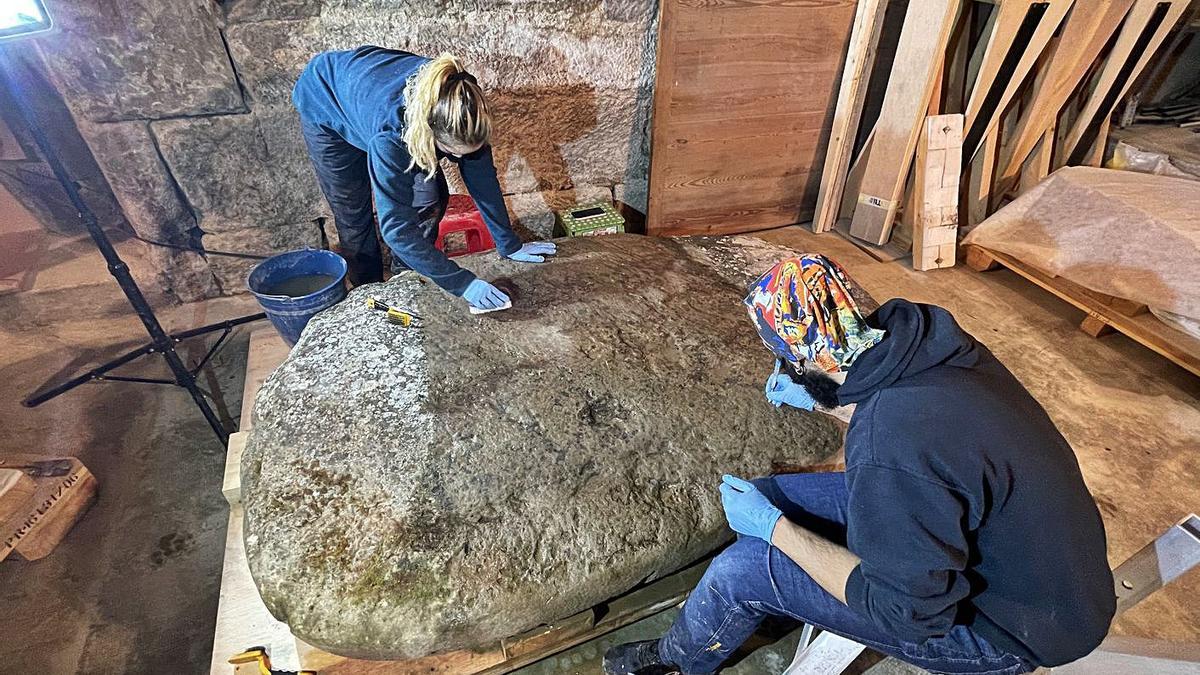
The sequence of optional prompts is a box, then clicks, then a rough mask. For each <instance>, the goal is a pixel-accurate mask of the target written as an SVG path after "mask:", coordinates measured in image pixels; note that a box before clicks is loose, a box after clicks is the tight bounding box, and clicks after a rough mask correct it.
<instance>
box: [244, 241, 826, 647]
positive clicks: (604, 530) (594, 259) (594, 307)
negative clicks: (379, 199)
mask: <svg viewBox="0 0 1200 675" xmlns="http://www.w3.org/2000/svg"><path fill="white" fill-rule="evenodd" d="M559 247H560V248H559V256H558V257H557V258H556V259H555V260H554V262H552V263H549V264H544V265H523V264H520V263H514V262H512V261H506V260H501V259H499V258H498V257H497V256H496V255H495V254H493V253H485V254H479V255H476V256H471V257H466V258H462V259H460V260H462V261H463V264H464V265H466V266H468V267H470V268H471V269H473V270H475V271H476V272H477V273H479V274H481V275H482V276H484V277H486V278H490V279H499V278H504V279H506V281H504V282H502V283H504V284H505V285H507V286H508V287H509V288H510V289H512V290H513V293H514V297H515V302H514V306H513V308H512V309H510V310H508V311H506V312H503V313H498V314H491V315H486V316H473V315H470V314H468V313H467V312H466V308H465V307H464V305H463V304H462V301H461V300H459V299H457V298H453V297H450V296H448V295H446V294H445V293H443V292H442V291H440V290H439V289H437V288H436V287H435V286H433V285H432V284H429V283H427V282H423V281H421V280H420V279H418V278H416V277H414V276H413V275H404V276H402V277H399V278H395V279H393V280H391V281H389V282H388V283H386V284H378V285H368V286H364V287H360V288H358V289H356V290H354V291H353V292H352V293H351V294H350V297H349V298H347V299H346V300H345V301H344V302H342V303H341V304H339V305H337V306H335V307H333V308H331V309H329V310H327V311H325V312H323V313H321V314H320V315H318V316H317V317H316V318H314V319H313V321H312V323H310V324H309V326H308V327H307V328H306V329H305V331H304V334H303V335H302V336H301V338H300V342H299V343H298V344H297V345H296V347H295V348H294V349H293V350H292V352H291V355H290V356H289V357H288V359H287V361H285V362H284V363H283V364H282V365H281V366H280V367H279V368H278V369H277V370H276V371H275V372H274V374H273V375H271V377H270V378H269V379H268V380H267V382H266V383H265V384H264V385H263V387H262V389H261V390H260V392H259V394H258V398H257V400H256V403H255V408H254V428H253V431H252V435H251V438H250V440H249V443H248V445H247V448H246V452H245V455H244V457H243V460H242V486H243V502H244V505H245V509H246V521H245V525H246V552H247V556H248V559H249V562H250V567H251V571H252V572H253V574H254V578H255V581H256V583H257V585H258V587H259V590H260V592H261V593H262V597H263V599H264V601H265V602H266V604H267V606H268V607H269V608H270V609H271V611H272V612H273V613H274V614H275V616H277V617H279V618H280V619H283V620H285V621H287V622H288V624H289V625H290V627H291V629H292V631H293V632H294V633H295V634H296V635H297V636H299V637H301V638H303V639H304V640H305V641H306V642H309V643H310V644H313V645H317V646H319V647H321V648H324V649H326V650H329V651H332V652H334V653H338V654H345V655H349V656H357V657H365V658H389V659H391V658H404V657H417V656H421V655H424V654H428V653H430V652H433V651H437V650H445V649H454V648H469V647H479V646H483V645H488V644H490V643H492V642H493V641H495V640H496V639H498V638H501V637H505V636H509V635H513V634H516V633H519V632H521V631H523V630H526V629H528V628H531V627H533V626H536V625H538V624H542V623H545V622H549V621H553V620H555V619H559V618H562V617H565V616H568V615H571V614H573V613H575V612H578V611H580V610H582V609H584V608H586V607H589V606H592V605H594V604H596V603H598V602H602V601H604V600H606V599H608V598H611V597H613V596H615V595H618V594H620V593H622V592H624V591H626V590H627V589H629V588H631V587H633V586H635V585H637V584H639V583H640V582H642V581H645V580H647V579H650V578H655V577H658V576H661V575H664V574H666V573H669V572H670V571H672V570H675V569H677V568H679V567H681V566H684V565H686V564H688V563H690V562H691V561H693V560H695V559H697V558H699V557H701V556H703V555H704V554H705V553H707V552H709V551H711V550H713V549H714V548H715V547H717V546H719V545H720V544H722V543H724V542H726V541H728V540H730V539H731V537H732V533H731V532H730V530H729V529H728V527H727V525H726V522H725V518H724V515H723V513H722V510H721V506H720V501H719V496H718V492H717V485H718V483H719V481H720V476H721V474H722V473H725V472H731V473H738V474H742V475H747V476H754V475H760V474H765V473H768V472H771V471H772V470H773V469H774V470H779V469H783V468H785V467H797V466H803V465H806V464H812V463H818V462H821V461H823V460H824V459H825V458H827V457H828V455H830V454H831V453H832V452H834V451H835V450H836V448H837V447H838V445H839V442H840V439H839V437H840V433H839V430H838V427H837V425H836V424H835V423H834V422H833V421H832V420H830V419H829V418H826V417H823V416H821V415H818V414H812V413H805V412H800V411H796V410H778V409H776V408H774V407H773V406H771V405H770V404H769V403H768V402H767V401H766V400H765V399H764V398H763V393H762V387H763V382H764V380H765V378H766V377H767V375H768V374H769V373H770V370H771V365H772V358H771V355H770V353H769V352H768V351H767V350H766V349H765V348H764V347H763V346H762V343H761V342H760V340H759V338H758V336H757V335H756V333H755V331H754V328H753V327H752V326H751V323H750V321H749V319H748V318H747V316H746V311H745V309H744V308H743V306H742V304H741V299H742V296H743V294H744V292H745V287H746V285H747V284H748V283H749V281H750V280H751V278H752V277H753V276H754V275H755V274H757V273H759V272H761V271H762V270H764V269H766V268H767V267H768V266H769V265H770V264H772V263H773V262H774V261H775V260H777V259H778V258H780V257H783V256H786V255H791V254H792V252H790V251H788V250H787V249H781V248H778V247H775V246H772V245H768V244H765V243H763V242H762V241H760V240H756V239H750V238H725V239H681V240H667V239H652V238H646V237H637V236H633V235H611V236H602V237H592V238H577V239H561V240H559ZM368 296H377V297H379V298H381V299H383V300H384V301H386V302H388V303H391V304H394V305H397V306H400V307H405V308H408V309H411V310H413V311H415V312H416V313H417V314H419V315H421V316H423V317H425V320H426V326H425V327H423V328H420V329H402V328H400V327H398V326H396V325H394V324H391V323H388V322H387V321H386V320H385V319H384V317H383V316H381V315H380V314H379V313H378V312H373V311H372V310H370V309H368V308H367V307H366V306H365V304H364V300H365V298H366V297H368Z"/></svg>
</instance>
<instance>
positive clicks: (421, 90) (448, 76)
mask: <svg viewBox="0 0 1200 675" xmlns="http://www.w3.org/2000/svg"><path fill="white" fill-rule="evenodd" d="M404 106H405V107H404V144H405V145H406V146H408V154H409V155H410V156H412V162H411V163H410V164H409V165H408V168H409V170H410V171H411V170H412V169H413V167H420V168H421V170H422V171H425V172H426V173H427V174H428V175H427V176H426V177H425V180H429V179H431V178H433V176H434V175H435V174H436V173H437V166H438V161H437V142H439V141H440V142H441V143H442V144H443V145H455V146H469V147H477V146H481V145H485V144H486V143H487V142H488V141H489V140H490V139H491V136H492V115H491V113H490V112H489V111H488V106H487V101H486V100H484V98H483V90H482V89H480V88H479V83H477V82H476V81H475V77H474V76H473V75H471V74H470V73H468V72H467V71H466V69H465V68H463V65H462V61H460V60H459V59H458V57H457V56H455V55H453V54H449V53H442V54H441V55H440V56H438V57H437V58H436V59H433V60H432V61H430V62H428V63H426V64H425V65H423V66H421V68H420V69H419V70H417V72H416V74H414V75H413V76H412V77H411V78H410V79H409V81H408V84H407V85H405V88H404Z"/></svg>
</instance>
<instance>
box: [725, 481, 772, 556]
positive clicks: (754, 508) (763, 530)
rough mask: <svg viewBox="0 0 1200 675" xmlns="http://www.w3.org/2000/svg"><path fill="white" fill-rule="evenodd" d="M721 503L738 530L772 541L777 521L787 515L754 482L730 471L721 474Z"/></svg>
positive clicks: (726, 514)
mask: <svg viewBox="0 0 1200 675" xmlns="http://www.w3.org/2000/svg"><path fill="white" fill-rule="evenodd" d="M721 506H723V507H725V520H728V521H729V527H730V528H732V529H733V531H734V532H737V533H738V534H745V535H749V536H751V537H758V538H759V539H762V540H763V541H765V542H767V543H768V544H769V543H771V533H772V532H774V531H775V523H776V522H777V521H778V520H779V519H780V518H781V517H782V516H783V512H782V511H780V510H779V509H777V508H775V505H774V504H772V503H771V501H770V500H769V499H767V497H766V495H764V494H763V493H762V492H760V491H759V490H758V488H756V487H754V483H751V482H750V481H748V480H742V479H741V478H738V477H737V476H730V475H729V474H725V475H724V476H722V477H721Z"/></svg>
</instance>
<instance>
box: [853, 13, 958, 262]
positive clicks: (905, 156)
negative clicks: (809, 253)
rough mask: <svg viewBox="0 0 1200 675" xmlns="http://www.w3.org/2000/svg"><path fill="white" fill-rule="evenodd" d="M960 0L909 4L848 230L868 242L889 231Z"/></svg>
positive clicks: (882, 237) (876, 241) (880, 239)
mask: <svg viewBox="0 0 1200 675" xmlns="http://www.w3.org/2000/svg"><path fill="white" fill-rule="evenodd" d="M960 5H961V0H922V1H921V2H912V3H909V5H908V10H907V13H906V14H905V16H904V27H903V28H902V29H901V31H900V41H899V43H898V45H897V46H896V59H895V61H894V62H893V66H892V74H891V77H890V78H889V79H888V89H887V94H886V95H885V96H884V99H883V106H882V108H881V109H880V113H879V120H878V121H877V122H876V124H875V141H876V142H875V148H874V150H873V151H872V153H871V156H870V157H869V158H868V160H867V166H866V169H865V171H864V173H863V181H862V187H861V188H860V190H859V194H858V204H857V206H856V207H855V209H854V218H853V219H852V220H851V224H850V233H851V234H852V235H853V236H855V237H858V238H859V239H862V240H864V241H866V242H867V243H870V244H883V243H884V242H886V241H887V239H888V235H889V234H890V233H891V228H892V221H893V220H894V219H895V217H896V211H897V209H898V208H899V206H900V204H899V202H900V197H901V195H902V193H903V190H904V181H905V179H906V178H907V177H908V169H909V166H910V164H911V162H912V157H913V151H914V150H915V149H916V144H917V136H918V134H920V131H921V124H920V122H921V120H922V119H924V117H925V110H926V106H928V104H929V96H930V94H931V92H932V89H933V86H934V81H935V79H936V77H937V74H938V71H939V70H940V68H941V66H942V61H943V58H944V55H945V52H946V44H947V42H948V41H949V39H950V31H951V29H953V27H954V19H955V18H956V16H957V14H958V10H959V7H960Z"/></svg>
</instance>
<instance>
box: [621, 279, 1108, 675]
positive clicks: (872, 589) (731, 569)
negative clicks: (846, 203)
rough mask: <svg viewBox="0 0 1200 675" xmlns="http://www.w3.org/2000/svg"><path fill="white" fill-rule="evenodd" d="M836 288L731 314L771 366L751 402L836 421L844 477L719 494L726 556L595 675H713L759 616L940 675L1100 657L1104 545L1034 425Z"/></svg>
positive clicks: (991, 385)
mask: <svg viewBox="0 0 1200 675" xmlns="http://www.w3.org/2000/svg"><path fill="white" fill-rule="evenodd" d="M850 286H851V282H850V281H849V280H848V279H847V278H846V276H845V273H844V272H843V271H842V270H841V268H840V267H838V266H837V265H836V264H835V263H833V262H832V261H829V260H827V259H825V258H823V257H822V256H815V255H814V256H804V257H801V258H797V259H792V260H787V261H784V262H782V263H779V264H778V265H776V266H775V267H774V268H772V270H771V271H769V272H767V273H766V274H765V275H763V277H761V278H760V279H759V280H758V281H757V282H756V283H755V285H754V286H753V287H752V289H751V292H750V294H749V295H748V296H747V298H746V304H747V305H748V306H749V308H750V313H751V317H752V318H753V319H754V321H755V323H756V325H757V327H758V329H759V334H760V335H761V336H762V338H763V342H764V343H765V344H766V345H767V346H768V347H769V348H770V349H771V351H773V352H774V353H775V355H776V356H777V358H778V359H780V361H779V362H777V366H776V374H774V375H772V376H771V378H770V379H769V380H768V383H767V398H768V399H769V400H770V401H771V402H772V403H774V404H776V405H777V406H782V405H788V406H791V407H797V408H802V409H806V410H814V409H815V410H820V411H822V412H827V413H830V414H834V415H837V416H839V417H842V418H848V419H849V422H850V426H849V430H848V432H847V435H846V472H845V473H824V474H797V475H781V476H773V477H770V478H763V479H759V480H756V481H753V482H749V481H745V480H742V479H740V478H736V477H733V476H725V478H724V480H723V482H722V484H721V486H720V492H721V501H722V504H723V506H724V508H725V514H726V517H727V518H728V520H729V524H730V527H732V528H733V529H734V530H735V531H737V532H738V534H739V535H740V536H739V537H738V540H737V541H736V542H735V543H734V544H733V545H732V546H730V547H729V548H727V549H726V550H725V551H723V552H721V553H720V554H719V555H718V556H717V557H716V558H715V559H714V560H713V562H712V564H711V565H710V566H709V568H708V570H707V572H706V573H705V575H704V578H703V579H702V580H701V581H700V583H699V585H698V586H697V587H696V589H695V591H693V593H692V594H691V595H690V596H689V597H688V600H687V603H686V604H685V605H684V607H683V610H682V612H681V613H680V615H679V618H678V619H676V621H675V624H674V625H673V626H672V627H671V630H670V631H669V632H668V633H667V635H666V636H664V637H663V638H662V639H661V640H653V641H646V642H639V643H632V644H626V645H620V646H618V647H614V648H613V649H611V650H610V651H609V653H608V654H607V655H606V656H605V670H606V671H607V672H608V673H610V674H613V675H615V674H617V673H622V674H624V673H636V674H639V675H644V674H649V673H664V672H675V671H678V672H684V673H709V672H713V671H714V670H716V669H717V667H718V666H720V664H721V663H722V661H724V660H725V659H726V658H727V657H728V656H729V655H730V654H731V653H732V652H733V651H734V650H735V649H736V648H737V647H738V646H739V645H741V644H742V642H743V641H745V640H746V638H747V637H749V636H750V634H751V633H753V632H754V630H755V628H756V627H757V626H758V624H759V623H760V622H761V621H762V619H763V618H764V617H766V616H767V615H768V614H773V615H780V616H788V617H792V618H795V619H798V620H800V621H803V622H805V623H809V624H813V625H815V626H817V627H819V628H822V629H825V630H829V631H831V632H833V633H836V634H839V635H842V636H844V637H847V638H850V639H852V640H855V641H857V642H860V643H862V644H864V645H867V646H868V647H871V648H872V649H875V650H877V651H880V652H883V653H885V654H889V655H891V656H894V657H896V658H898V659H901V660H903V661H906V662H909V663H912V664H914V665H917V666H920V667H922V668H925V669H927V670H931V671H934V672H941V673H993V674H1001V673H1003V674H1009V673H1024V672H1029V671H1032V670H1034V669H1035V668H1037V667H1038V666H1055V665H1060V664H1063V663H1067V662H1070V661H1073V660H1075V659H1078V658H1080V657H1082V656H1084V655H1085V654H1087V653H1088V652H1090V651H1092V650H1093V649H1094V648H1095V647H1096V646H1097V645H1099V644H1100V641H1101V640H1102V639H1103V638H1104V635H1105V634H1106V633H1107V631H1108V626H1109V622H1110V621H1111V620H1112V617H1113V614H1114V612H1115V608H1116V601H1115V596H1114V593H1113V580H1112V574H1111V572H1110V571H1109V568H1108V564H1107V559H1106V555H1105V535H1104V527H1103V524H1102V522H1101V520H1100V514H1099V512H1098V510H1097V508H1096V505H1095V502H1094V501H1093V500H1092V498H1091V496H1090V495H1089V493H1088V491H1087V488H1086V486H1085V485H1084V483H1083V478H1082V476H1081V475H1080V471H1079V465H1078V463H1077V461H1076V459H1075V455H1074V453H1073V452H1072V450H1071V448H1070V446H1069V445H1068V444H1067V442H1066V440H1065V439H1064V438H1063V437H1062V435H1061V434H1060V433H1059V431H1058V429H1056V428H1055V426H1054V423H1053V422H1052V421H1051V420H1050V418H1049V416H1047V414H1046V412H1045V410H1043V409H1042V407H1041V405H1039V404H1038V402H1037V401H1036V400H1034V398H1033V397H1032V396H1031V395H1030V394H1029V392H1028V391H1026V390H1025V388H1024V387H1023V386H1021V384H1020V382H1018V381H1017V379H1016V378H1015V377H1013V375H1012V374H1011V373H1010V372H1009V371H1008V370H1007V369H1006V368H1005V367H1004V366H1003V365H1001V364H1000V362H999V361H998V360H997V359H996V357H994V356H993V355H992V354H991V352H989V351H988V350H987V348H986V347H984V346H983V345H981V344H980V343H979V342H978V341H976V340H975V339H974V338H972V337H971V336H970V335H968V334H967V333H966V332H964V331H963V330H962V328H960V327H959V326H958V324H957V323H956V322H955V321H954V318H953V317H952V316H950V314H949V313H948V312H947V311H946V310H944V309H941V308H939V307H935V306H932V305H923V304H917V303H912V302H908V301H907V300H900V299H896V300H891V301H889V302H887V303H886V304H884V305H883V306H882V307H880V308H879V309H878V310H877V311H876V312H875V313H874V314H872V315H871V316H870V317H869V318H867V319H865V320H864V319H863V318H862V316H861V314H860V313H859V311H858V309H857V307H856V305H855V303H854V300H853V299H852V297H851V295H850V292H849V290H848V289H849V288H850ZM780 363H782V364H783V365H784V366H785V368H783V369H782V370H783V372H780V370H781V368H780V365H779V364H780ZM789 414H803V413H794V412H793V413H789Z"/></svg>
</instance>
